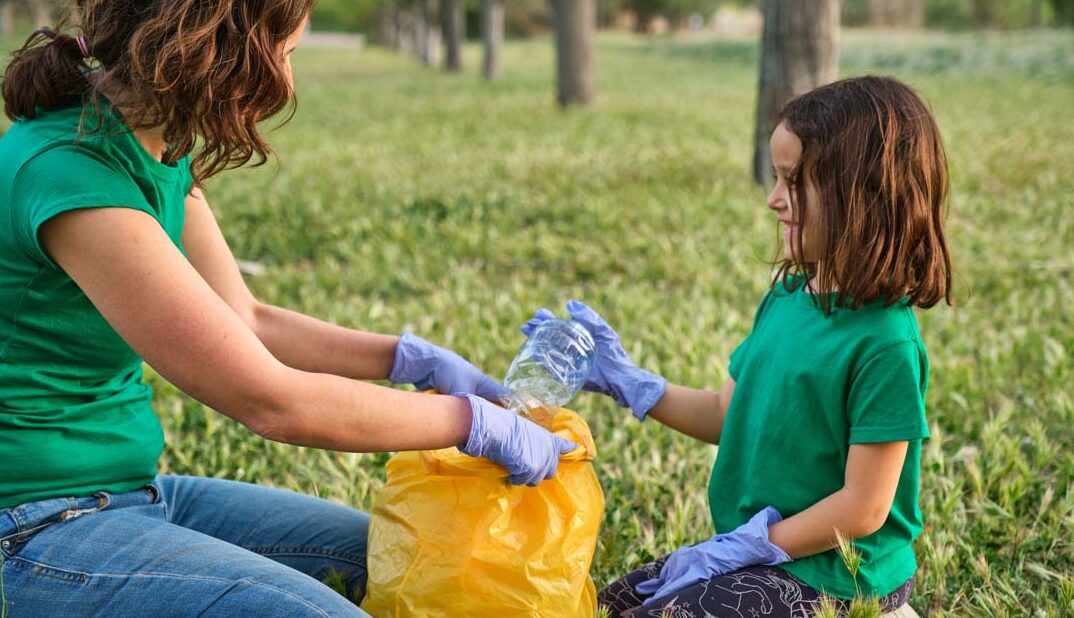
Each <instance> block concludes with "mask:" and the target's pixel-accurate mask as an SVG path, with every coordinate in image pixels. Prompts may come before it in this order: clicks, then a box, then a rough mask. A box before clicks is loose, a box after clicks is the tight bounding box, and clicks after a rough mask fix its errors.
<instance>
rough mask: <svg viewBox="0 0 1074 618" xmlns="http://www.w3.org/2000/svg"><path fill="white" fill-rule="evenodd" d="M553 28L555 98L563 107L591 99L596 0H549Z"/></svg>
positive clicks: (592, 90) (583, 102) (583, 103)
mask: <svg viewBox="0 0 1074 618" xmlns="http://www.w3.org/2000/svg"><path fill="white" fill-rule="evenodd" d="M552 5H553V12H554V13H555V15H554V22H555V28H556V81H557V84H558V86H557V95H556V99H557V100H558V101H559V104H560V105H561V106H563V107H567V106H568V105H585V104H586V103H589V102H590V101H592V100H593V94H594V79H595V78H594V53H593V39H594V36H595V35H594V32H595V30H596V23H597V3H596V1H595V0H552Z"/></svg>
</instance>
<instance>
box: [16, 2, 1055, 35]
mask: <svg viewBox="0 0 1074 618" xmlns="http://www.w3.org/2000/svg"><path fill="white" fill-rule="evenodd" d="M5 1H7V2H15V3H26V2H27V1H28V0H0V5H2V4H3V3H4V2H5ZM39 1H45V0H39ZM761 1H762V0H598V2H597V22H598V24H599V25H600V27H601V28H612V27H616V26H621V25H622V24H624V23H629V24H631V25H632V27H633V29H634V30H636V31H638V32H649V31H651V28H650V26H651V24H652V22H653V20H656V19H660V18H662V19H665V20H667V21H668V23H669V25H670V27H671V28H673V29H675V28H685V27H686V24H687V20H688V19H689V18H690V16H691V15H699V16H701V17H702V18H704V20H705V23H709V22H710V21H711V19H712V16H713V13H714V12H715V11H716V10H717V9H720V8H723V7H745V8H750V9H754V10H756V9H759V7H760V2H761ZM460 2H463V3H464V7H465V11H466V31H467V32H468V33H469V36H470V37H471V38H477V37H478V36H479V34H480V32H481V28H480V23H481V2H480V0H460ZM409 4H411V2H410V1H409V0H319V1H318V3H317V5H316V7H315V9H314V16H313V27H314V28H315V29H318V30H344V31H364V32H370V33H371V32H372V29H373V27H374V26H375V23H376V16H377V12H378V11H380V10H384V9H386V8H388V7H391V6H398V5H403V6H406V5H409ZM505 4H506V31H507V36H508V37H522V36H530V35H535V34H547V33H549V32H550V31H551V9H550V6H549V2H548V0H507V1H506V2H505ZM842 5H843V6H842V22H843V25H844V26H850V27H866V26H876V27H908V28H917V27H925V28H937V29H945V30H965V29H971V28H999V29H1014V28H1034V27H1040V26H1050V27H1056V26H1058V27H1069V26H1074V0H843V2H842Z"/></svg>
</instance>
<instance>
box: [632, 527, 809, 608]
mask: <svg viewBox="0 0 1074 618" xmlns="http://www.w3.org/2000/svg"><path fill="white" fill-rule="evenodd" d="M782 519H783V518H782V516H780V514H779V511H777V510H776V509H775V508H773V507H771V506H770V507H767V508H765V509H764V510H762V511H761V512H759V513H757V514H756V515H754V516H753V517H752V518H750V520H749V521H748V522H746V523H744V524H742V525H741V526H739V527H738V528H735V529H734V530H733V531H731V532H728V533H727V534H717V535H716V536H714V537H712V538H711V539H709V540H707V541H704V542H701V543H698V544H697V545H691V546H688V547H680V548H679V549H677V550H675V551H674V552H672V554H671V555H670V556H668V559H667V561H666V562H664V566H663V567H662V568H661V569H660V575H659V577H656V578H654V579H649V580H646V581H643V582H641V583H640V584H638V585H637V586H635V587H634V589H635V590H637V591H638V594H644V595H652V596H650V598H649V601H647V602H646V604H649V603H650V602H653V601H657V600H659V599H663V598H666V597H668V596H670V595H672V594H675V593H676V592H679V591H680V590H682V589H684V588H687V587H689V586H692V585H694V584H696V583H698V582H702V581H705V580H708V579H712V578H713V577H719V576H721V575H726V574H727V573H733V572H734V571H737V570H739V569H744V568H746V567H748V566H756V565H761V564H782V563H784V562H790V561H791V557H790V556H789V555H788V554H787V552H785V551H783V548H781V547H779V546H778V545H774V544H772V542H771V541H769V540H768V527H769V526H771V525H772V524H775V523H777V522H779V521H781V520H782Z"/></svg>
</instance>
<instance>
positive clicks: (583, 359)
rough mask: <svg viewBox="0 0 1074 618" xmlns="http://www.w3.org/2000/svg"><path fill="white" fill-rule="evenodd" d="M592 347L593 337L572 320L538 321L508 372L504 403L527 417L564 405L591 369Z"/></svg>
mask: <svg viewBox="0 0 1074 618" xmlns="http://www.w3.org/2000/svg"><path fill="white" fill-rule="evenodd" d="M595 348H596V345H595V343H594V342H593V335H592V334H590V332H589V331H588V330H587V329H586V327H585V326H583V325H582V324H581V323H579V322H577V321H575V320H565V319H561V318H555V319H550V320H545V321H544V322H541V323H540V324H538V325H537V326H536V327H535V328H534V329H533V332H532V333H531V334H530V336H529V337H528V338H527V339H526V341H525V343H523V344H522V348H521V349H520V350H519V351H518V355H517V356H515V360H514V361H512V362H511V366H510V367H509V368H508V369H507V373H506V375H505V376H504V379H503V385H504V387H505V388H507V389H508V391H509V393H508V394H507V395H505V396H503V397H502V401H503V404H504V405H505V406H506V407H507V408H509V409H510V410H513V411H514V412H516V413H519V414H523V415H526V416H532V415H533V414H534V412H535V411H537V410H554V409H556V408H559V407H563V406H565V405H567V403H569V402H570V401H571V399H574V396H575V395H576V394H578V391H579V390H580V389H581V388H582V385H584V384H585V380H586V378H587V377H588V376H589V372H590V371H591V370H592V369H593V362H594V352H595Z"/></svg>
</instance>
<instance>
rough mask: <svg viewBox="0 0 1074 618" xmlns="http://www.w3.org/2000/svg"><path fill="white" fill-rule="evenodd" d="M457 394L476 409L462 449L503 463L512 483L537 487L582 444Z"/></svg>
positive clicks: (514, 415) (483, 401) (477, 399)
mask: <svg viewBox="0 0 1074 618" xmlns="http://www.w3.org/2000/svg"><path fill="white" fill-rule="evenodd" d="M456 395H459V396H460V397H466V398H467V399H468V400H469V401H470V407H471V409H472V410H473V422H472V423H471V425H470V437H469V439H468V440H467V441H466V444H464V445H462V446H460V447H459V450H460V451H462V452H463V453H466V454H467V455H470V456H471V457H485V458H487V459H490V460H492V461H494V462H496V463H498V464H500V465H501V466H503V467H504V468H506V469H507V471H508V472H509V473H510V474H511V476H509V477H508V479H507V480H508V481H510V482H511V483H512V484H515V485H529V486H530V487H536V486H537V484H538V483H540V482H541V481H543V480H546V479H550V478H552V477H553V476H555V474H556V467H557V466H558V465H559V457H560V455H566V454H567V453H569V452H571V451H573V450H574V449H576V448H578V446H579V445H578V444H576V443H574V442H571V441H570V440H567V439H565V438H561V437H559V436H557V435H556V434H554V433H552V432H550V431H548V430H547V429H545V428H544V427H541V426H540V425H538V424H537V423H534V422H533V421H530V420H527V419H525V418H522V417H521V416H519V415H517V414H515V413H514V412H510V411H508V410H505V409H503V408H501V407H499V406H496V405H493V404H491V403H489V402H488V401H486V400H485V399H482V398H480V397H475V396H474V395H467V394H463V393H456Z"/></svg>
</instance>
